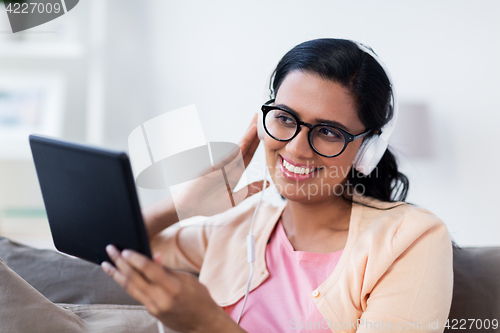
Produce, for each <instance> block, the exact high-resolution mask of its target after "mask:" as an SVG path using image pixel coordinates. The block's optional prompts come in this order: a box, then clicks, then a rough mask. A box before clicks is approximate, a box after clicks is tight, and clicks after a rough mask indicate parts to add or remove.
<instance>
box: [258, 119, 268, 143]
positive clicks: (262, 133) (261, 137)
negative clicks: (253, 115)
mask: <svg viewBox="0 0 500 333" xmlns="http://www.w3.org/2000/svg"><path fill="white" fill-rule="evenodd" d="M265 135H266V130H265V129H264V122H263V115H262V112H259V115H258V117H257V136H258V137H259V140H264V137H265Z"/></svg>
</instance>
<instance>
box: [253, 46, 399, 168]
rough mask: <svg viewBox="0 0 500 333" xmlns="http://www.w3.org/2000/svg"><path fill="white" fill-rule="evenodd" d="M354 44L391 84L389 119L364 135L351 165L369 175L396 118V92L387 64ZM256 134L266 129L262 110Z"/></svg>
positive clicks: (387, 141)
mask: <svg viewBox="0 0 500 333" xmlns="http://www.w3.org/2000/svg"><path fill="white" fill-rule="evenodd" d="M351 42H353V43H354V44H356V45H357V46H358V48H359V49H360V50H361V51H363V52H365V53H368V54H369V55H370V56H372V58H373V59H375V60H376V61H377V62H378V64H379V65H380V67H382V69H383V70H384V72H385V74H386V75H387V78H388V79H389V85H390V86H391V91H392V94H391V102H390V105H389V108H392V110H393V115H392V118H391V120H389V122H388V123H387V124H385V125H384V126H383V127H382V129H381V133H380V134H373V135H372V136H370V137H366V138H364V139H363V143H362V144H361V146H360V147H359V149H358V152H357V153H356V156H355V157H354V161H353V167H354V168H355V169H356V170H357V171H359V172H361V173H362V174H364V175H369V174H370V173H371V172H372V171H373V170H374V169H375V167H376V166H377V164H378V163H379V162H380V160H381V159H382V156H383V155H384V153H385V151H386V150H387V146H388V145H389V138H390V136H391V134H392V132H393V131H394V127H395V126H396V121H397V118H398V103H397V100H396V93H395V91H394V85H393V83H392V78H391V74H390V72H389V70H388V69H387V66H386V65H385V64H384V63H383V62H382V60H380V58H379V57H378V56H377V55H376V54H375V52H373V50H372V49H371V48H368V47H366V46H365V45H363V44H361V43H359V42H356V41H352V40H351ZM257 123H258V124H257V135H258V137H259V139H260V140H264V137H265V134H266V131H265V130H264V120H263V114H262V112H259V116H258V121H257Z"/></svg>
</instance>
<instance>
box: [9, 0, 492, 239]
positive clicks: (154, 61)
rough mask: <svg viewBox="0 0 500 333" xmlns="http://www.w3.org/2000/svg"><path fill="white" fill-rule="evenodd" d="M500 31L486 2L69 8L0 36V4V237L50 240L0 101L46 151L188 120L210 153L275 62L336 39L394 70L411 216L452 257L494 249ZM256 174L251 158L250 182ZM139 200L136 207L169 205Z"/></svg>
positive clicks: (154, 3) (243, 118) (252, 104)
mask: <svg viewBox="0 0 500 333" xmlns="http://www.w3.org/2000/svg"><path fill="white" fill-rule="evenodd" d="M499 17H500V3H499V2H498V1H494V0H484V1H476V2H471V1H463V0H461V1H446V0H435V1H432V2H431V1H425V2H423V1H404V2H403V1H388V0H385V1H377V2H374V1H369V0H359V1H331V0H330V1H319V0H318V1H308V2H305V1H290V0H287V1H261V0H258V1H251V2H249V1H246V2H241V1H227V0H226V1H164V0H146V1H132V0H81V1H80V3H79V4H78V5H77V6H76V7H75V8H74V9H73V10H72V11H70V12H68V13H67V14H66V15H64V16H62V17H60V18H58V19H57V20H54V21H52V22H49V23H47V24H45V25H42V26H39V27H37V28H34V29H31V30H28V31H26V32H22V33H18V34H16V35H12V34H11V33H7V32H8V29H9V26H8V23H7V16H6V13H5V11H4V7H3V4H0V31H1V33H0V60H1V61H0V234H2V233H3V234H7V235H11V236H12V237H14V238H16V237H17V239H19V240H21V241H26V242H28V243H30V244H33V245H35V246H40V247H43V246H45V245H46V243H44V242H43V241H40V238H43V237H46V236H47V235H48V227H47V223H46V221H45V217H44V212H43V201H42V197H41V194H40V190H39V187H38V182H37V178H36V174H35V170H34V166H33V163H32V160H31V157H30V154H29V148H28V145H27V137H25V136H21V138H19V135H20V134H19V133H21V132H19V133H18V134H19V135H18V136H16V134H12V135H11V134H9V133H10V131H11V129H12V128H10V129H9V128H8V127H9V126H11V127H12V125H9V122H8V121H4V122H3V123H2V121H1V115H2V113H1V112H2V110H1V108H2V107H4V108H5V107H11V108H12V105H18V104H19V103H20V102H18V101H17V100H15V99H14V97H12V96H24V97H23V98H25V101H28V102H29V103H31V104H32V105H31V104H30V105H31V108H32V109H33V110H39V111H38V112H39V113H40V115H39V117H45V120H44V121H45V122H46V123H45V125H46V128H49V129H50V130H51V131H52V132H53V136H57V137H60V138H64V139H68V140H72V141H77V142H86V143H90V144H93V145H97V146H101V147H107V148H113V149H121V150H126V149H127V139H128V135H129V134H130V132H131V131H132V130H133V129H135V128H136V127H137V126H139V125H141V124H142V123H143V122H145V121H147V120H149V119H151V118H153V117H155V116H157V115H160V114H163V113H165V112H168V111H170V110H174V109H177V108H180V107H183V106H186V105H190V104H196V106H197V109H198V114H199V117H200V119H201V123H202V126H203V130H204V134H205V138H206V140H207V141H229V142H238V141H239V139H240V137H241V133H243V132H244V131H245V129H246V128H247V127H248V124H249V122H250V120H251V118H252V117H253V115H254V114H255V113H256V112H259V109H260V105H261V104H262V103H263V102H265V101H266V100H267V98H268V93H269V92H268V90H267V85H268V80H269V76H270V74H271V72H272V70H273V69H274V67H275V66H276V64H277V62H278V61H279V59H280V58H281V56H283V55H284V54H285V53H286V52H287V51H288V50H289V49H290V48H292V47H293V46H295V45H296V44H298V43H300V42H303V41H306V40H309V39H314V38H320V37H336V38H346V39H354V40H358V41H360V42H362V43H364V44H366V45H369V46H371V47H372V48H373V49H374V50H375V52H376V53H377V54H378V55H379V56H380V57H381V58H382V59H383V60H384V62H385V63H386V65H387V66H388V67H389V69H390V70H391V73H392V76H393V79H394V82H395V85H396V89H397V92H398V94H399V100H400V107H401V108H400V119H399V123H398V127H397V130H396V132H395V133H394V136H393V138H392V143H393V145H394V149H395V152H396V153H397V155H398V157H399V159H400V163H401V168H402V171H403V172H405V173H406V174H407V175H408V176H409V178H410V192H409V196H408V201H409V202H411V203H414V204H416V205H419V206H422V207H424V208H427V209H429V210H430V211H432V212H433V213H435V214H436V215H437V216H438V217H440V218H441V219H442V220H443V221H444V222H445V223H446V224H447V226H448V229H449V231H450V234H451V236H452V238H453V239H454V240H455V242H456V243H458V244H459V245H461V246H498V245H500V237H499V236H500V223H499V218H498V215H497V211H498V210H497V208H498V206H497V205H498V202H497V198H498V194H497V191H498V188H500V176H499V173H498V171H497V169H496V167H497V166H498V165H499V164H500V163H499V162H500V148H499V146H498V144H497V143H498V138H497V137H496V135H497V132H498V124H499V123H500V112H499V111H500V99H499V98H498V95H499V93H500V81H499V77H500V62H499V61H498V60H497V59H498V57H499V54H500V20H499V19H498V18H499ZM14 81H15V82H16V87H20V88H16V89H18V90H15V89H14V90H13V88H12V84H13V83H12V82H14ZM35 81H36V82H38V83H36V84H34V83H33V82H35ZM30 82H31V83H30ZM24 84H26V85H25V86H26V87H28V86H30V84H32V85H33V87H34V88H33V87H32V88H29V89H28V88H26V89H25V92H23V87H25V86H24ZM30 89H31V90H30ZM19 91H21V92H19ZM36 91H38V93H35V92H36ZM9 94H10V95H9ZM36 94H38V95H36ZM40 94H41V95H40ZM35 95H36V96H38V97H33V96H35ZM2 96H3V97H2ZM9 96H10V97H9ZM40 96H41V97H40ZM16 101H17V102H16ZM37 101H38V102H37ZM28 102H26V103H28ZM15 103H18V104H15ZM36 103H41V104H40V105H42V104H43V107H42V106H40V105H38V104H36ZM37 105H38V106H37ZM37 107H38V109H37ZM4 110H6V109H4ZM4 112H7V111H4ZM43 113H45V115H44V114H43ZM40 119H42V118H39V119H38V121H41V120H40ZM47 119H48V120H47ZM2 131H3V132H4V133H2ZM262 163H263V151H262V148H259V150H258V152H257V155H256V158H255V161H254V162H252V165H251V167H250V168H251V170H261V166H262V165H263V164H262ZM249 180H252V176H249ZM139 194H140V199H141V204H142V205H147V204H149V203H151V202H154V201H156V200H158V199H160V198H162V197H163V196H165V195H167V194H168V192H167V191H161V190H143V189H140V191H139ZM273 196H274V197H275V196H276V192H275V191H274V190H270V191H269V192H268V194H266V197H268V198H269V200H273ZM42 236H43V237H42Z"/></svg>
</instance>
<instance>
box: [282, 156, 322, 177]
mask: <svg viewBox="0 0 500 333" xmlns="http://www.w3.org/2000/svg"><path fill="white" fill-rule="evenodd" d="M280 157H281V163H280V169H281V172H282V173H283V175H284V176H285V177H286V178H289V179H292V180H305V179H309V178H311V177H313V175H314V174H315V172H316V171H317V170H319V169H321V168H313V167H308V166H306V165H295V164H292V163H291V162H290V161H287V160H285V159H284V158H283V157H282V156H280Z"/></svg>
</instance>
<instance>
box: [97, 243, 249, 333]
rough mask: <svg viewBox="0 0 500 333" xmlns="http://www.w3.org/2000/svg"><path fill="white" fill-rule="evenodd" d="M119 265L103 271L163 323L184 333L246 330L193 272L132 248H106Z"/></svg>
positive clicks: (103, 265)
mask: <svg viewBox="0 0 500 333" xmlns="http://www.w3.org/2000/svg"><path fill="white" fill-rule="evenodd" d="M106 251H107V252H108V255H109V257H110V258H111V259H112V260H113V262H114V263H115V265H116V267H113V266H112V265H111V264H110V263H108V262H103V263H102V264H101V266H102V268H103V270H104V271H105V272H106V273H107V274H108V275H110V276H111V277H112V278H113V279H114V280H115V281H116V282H117V283H118V284H119V285H120V286H122V287H123V288H124V289H125V290H126V291H127V292H128V293H129V294H130V295H131V296H132V297H134V298H135V299H136V300H138V301H139V302H141V303H142V304H143V305H144V306H146V308H147V310H148V311H149V312H150V313H151V314H152V315H153V316H155V317H156V318H158V319H159V320H160V321H161V322H162V323H163V324H165V325H166V326H168V327H169V328H171V329H174V330H176V331H180V332H244V331H243V330H242V329H241V328H240V327H239V326H238V325H237V324H236V323H235V322H234V321H233V320H232V319H231V317H229V316H228V315H227V314H226V313H225V312H224V310H223V309H222V308H220V307H219V306H218V305H217V304H216V303H215V302H214V301H213V300H212V298H211V297H210V294H209V293H208V290H207V288H206V287H205V286H204V285H202V284H201V283H199V282H198V279H197V278H196V277H195V276H193V275H192V274H190V273H186V272H180V271H174V270H170V269H167V268H164V267H162V266H161V265H159V264H157V263H156V262H159V261H161V258H159V257H158V256H156V257H155V261H156V262H153V261H151V260H149V259H148V258H147V257H145V256H143V255H141V254H139V253H137V252H135V251H132V250H124V251H122V252H121V253H120V252H119V251H118V250H117V249H116V247H114V246H113V245H108V246H107V247H106Z"/></svg>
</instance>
